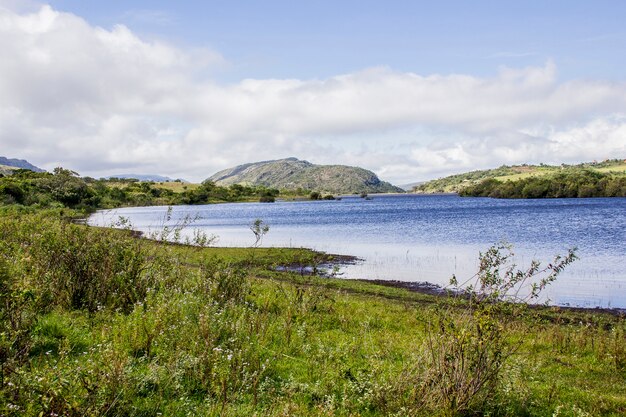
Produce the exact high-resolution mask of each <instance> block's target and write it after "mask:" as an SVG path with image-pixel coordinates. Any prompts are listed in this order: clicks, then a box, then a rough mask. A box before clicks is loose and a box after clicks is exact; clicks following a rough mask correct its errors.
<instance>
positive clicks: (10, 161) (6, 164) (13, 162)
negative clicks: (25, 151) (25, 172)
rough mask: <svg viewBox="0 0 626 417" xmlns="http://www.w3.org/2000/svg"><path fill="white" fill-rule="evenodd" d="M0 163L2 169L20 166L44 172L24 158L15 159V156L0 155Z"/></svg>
mask: <svg viewBox="0 0 626 417" xmlns="http://www.w3.org/2000/svg"><path fill="white" fill-rule="evenodd" d="M0 165H2V166H3V167H2V168H3V171H5V170H11V168H21V169H29V170H31V171H35V172H45V170H43V169H41V168H39V167H36V166H35V165H33V164H31V163H30V162H28V161H26V160H24V159H15V158H5V157H4V156H0Z"/></svg>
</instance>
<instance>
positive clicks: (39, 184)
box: [0, 168, 280, 211]
mask: <svg viewBox="0 0 626 417" xmlns="http://www.w3.org/2000/svg"><path fill="white" fill-rule="evenodd" d="M279 194H280V192H279V190H276V189H273V188H267V187H262V186H242V185H238V184H235V185H231V186H229V187H222V186H218V185H216V184H215V183H213V182H212V181H204V182H203V183H202V184H200V186H198V187H189V188H187V186H186V185H182V186H181V191H173V190H170V189H167V188H163V187H160V186H159V185H158V184H156V183H151V182H139V181H136V180H124V179H114V178H112V179H94V178H90V177H80V176H79V175H78V174H77V173H76V172H73V171H70V170H67V169H63V168H56V169H55V170H54V171H53V172H52V173H49V172H42V173H38V172H33V171H29V170H25V169H20V170H16V171H14V172H13V174H12V175H9V176H3V177H0V205H11V204H19V205H24V206H36V207H50V208H54V207H69V208H74V209H79V210H87V211H89V210H95V209H98V208H114V207H121V206H145V205H177V204H207V203H211V202H235V201H244V200H245V201H248V200H252V199H258V200H259V201H263V202H272V201H274V199H275V198H276V197H277V196H278V195H279Z"/></svg>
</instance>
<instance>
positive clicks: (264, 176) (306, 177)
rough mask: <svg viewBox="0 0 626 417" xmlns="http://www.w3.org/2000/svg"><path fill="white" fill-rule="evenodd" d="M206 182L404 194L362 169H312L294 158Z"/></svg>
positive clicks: (231, 171)
mask: <svg viewBox="0 0 626 417" xmlns="http://www.w3.org/2000/svg"><path fill="white" fill-rule="evenodd" d="M208 180H210V181H213V182H215V183H216V184H217V185H220V186H227V185H233V184H241V185H256V186H265V187H270V188H277V189H284V190H296V189H299V188H300V189H303V190H312V191H320V192H327V193H333V194H353V193H362V192H365V193H388V192H394V193H395V192H404V190H402V189H401V188H399V187H396V186H394V185H391V184H390V183H388V182H385V181H381V180H380V179H379V178H378V177H377V176H376V174H374V173H373V172H371V171H368V170H366V169H363V168H358V167H350V166H345V165H314V164H312V163H310V162H308V161H302V160H299V159H297V158H287V159H278V160H274V161H263V162H256V163H250V164H243V165H239V166H236V167H234V168H228V169H225V170H223V171H220V172H218V173H216V174H214V175H212V176H211V177H209V178H208Z"/></svg>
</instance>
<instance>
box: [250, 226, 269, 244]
mask: <svg viewBox="0 0 626 417" xmlns="http://www.w3.org/2000/svg"><path fill="white" fill-rule="evenodd" d="M250 230H252V233H254V243H253V244H252V247H254V248H257V247H259V245H260V244H261V241H262V240H263V236H265V235H266V234H267V232H269V231H270V227H269V226H268V225H267V224H265V223H263V220H261V219H256V220H255V221H254V222H252V224H251V225H250Z"/></svg>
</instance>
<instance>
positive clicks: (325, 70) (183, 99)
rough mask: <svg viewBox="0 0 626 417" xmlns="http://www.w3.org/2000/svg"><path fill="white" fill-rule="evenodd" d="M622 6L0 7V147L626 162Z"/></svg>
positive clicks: (207, 164)
mask: <svg viewBox="0 0 626 417" xmlns="http://www.w3.org/2000/svg"><path fill="white" fill-rule="evenodd" d="M625 18H626V2H623V1H594V2H590V1H541V2H540V1H524V2H504V1H471V2H469V1H438V2H409V1H406V2H405V1H395V2H393V1H388V2H373V1H335V2H322V1H316V2H287V1H263V2H259V1H220V2H212V1H204V2H171V1H150V2H148V1H106V2H103V1H50V2H47V3H46V2H33V1H19V0H0V53H1V54H2V55H3V56H4V57H5V59H4V60H3V61H4V63H0V145H2V146H1V148H0V149H4V150H3V151H2V152H1V153H6V156H8V157H23V158H28V159H29V160H32V161H33V162H34V163H36V164H39V165H41V166H43V167H44V168H48V169H50V168H53V167H54V166H56V165H63V166H66V167H68V168H72V169H75V170H77V171H79V172H81V173H82V174H85V175H92V176H99V175H108V174H111V173H123V172H144V173H159V174H165V175H170V176H177V177H185V178H189V179H192V180H201V179H203V178H206V177H208V176H209V175H211V174H212V173H213V172H215V171H217V170H220V169H223V168H226V167H228V166H231V165H234V164H240V163H245V162H251V161H254V160H260V159H272V158H282V157H289V156H296V157H299V158H303V159H308V160H310V161H311V162H315V163H339V164H349V165H360V166H363V167H365V168H368V169H371V170H373V171H375V172H376V173H377V174H379V175H380V176H381V177H382V178H383V179H386V180H390V181H393V182H395V183H409V182H414V181H421V180H425V179H430V178H435V177H438V176H442V175H446V174H451V173H457V172H462V171H465V170H470V169H479V168H489V167H494V166H499V165H502V164H513V163H526V162H528V163H538V162H546V163H561V162H570V163H573V162H581V161H587V160H593V159H604V158H613V157H615V158H617V157H624V156H626V155H625V154H626V139H625V138H626V80H625V76H626V75H625V74H626V73H625V72H624V71H623V68H625V67H626V62H625V61H626V54H625V53H624V51H626V29H625V27H624V25H623V22H624V20H625ZM1 153H0V154H1Z"/></svg>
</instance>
